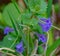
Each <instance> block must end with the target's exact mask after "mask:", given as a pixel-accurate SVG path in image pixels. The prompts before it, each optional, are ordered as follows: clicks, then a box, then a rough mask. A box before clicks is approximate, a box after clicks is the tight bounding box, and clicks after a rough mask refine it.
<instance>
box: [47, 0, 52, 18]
mask: <svg viewBox="0 0 60 56" xmlns="http://www.w3.org/2000/svg"><path fill="white" fill-rule="evenodd" d="M52 2H53V0H48V6H47V17H50V16H51V11H52Z"/></svg>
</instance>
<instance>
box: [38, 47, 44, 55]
mask: <svg viewBox="0 0 60 56" xmlns="http://www.w3.org/2000/svg"><path fill="white" fill-rule="evenodd" d="M37 51H38V54H42V53H43V51H44V49H43V47H42V46H38V50H37Z"/></svg>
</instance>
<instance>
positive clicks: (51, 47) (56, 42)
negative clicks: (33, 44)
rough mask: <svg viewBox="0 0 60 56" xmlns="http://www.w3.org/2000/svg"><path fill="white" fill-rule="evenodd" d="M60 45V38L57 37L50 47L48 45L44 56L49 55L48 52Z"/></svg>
mask: <svg viewBox="0 0 60 56" xmlns="http://www.w3.org/2000/svg"><path fill="white" fill-rule="evenodd" d="M59 45H60V38H59V39H57V40H56V41H55V42H54V43H53V44H52V45H51V46H50V47H48V49H47V52H46V56H50V54H51V53H52V52H53V51H54V50H55V49H56V48H57V47H58V46H59Z"/></svg>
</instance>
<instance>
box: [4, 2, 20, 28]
mask: <svg viewBox="0 0 60 56" xmlns="http://www.w3.org/2000/svg"><path fill="white" fill-rule="evenodd" d="M7 10H8V11H9V12H11V14H12V15H13V16H12V18H13V17H15V18H13V19H18V17H19V15H20V13H19V11H18V9H17V8H16V6H15V5H14V4H13V3H10V4H8V5H7V6H6V7H5V8H4V10H3V20H4V21H5V24H7V25H9V26H11V27H12V23H11V20H10V17H9V15H8V13H7ZM7 20H8V21H7Z"/></svg>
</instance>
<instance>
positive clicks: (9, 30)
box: [4, 27, 14, 34]
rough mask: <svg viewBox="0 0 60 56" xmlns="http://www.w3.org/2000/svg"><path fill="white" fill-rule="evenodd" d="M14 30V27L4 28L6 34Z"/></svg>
mask: <svg viewBox="0 0 60 56" xmlns="http://www.w3.org/2000/svg"><path fill="white" fill-rule="evenodd" d="M12 31H14V29H13V28H10V27H6V28H5V29H4V34H9V32H12Z"/></svg>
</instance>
